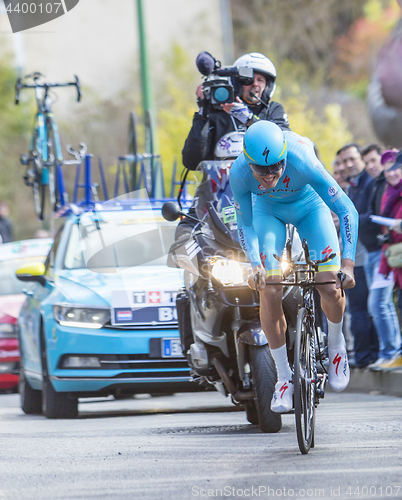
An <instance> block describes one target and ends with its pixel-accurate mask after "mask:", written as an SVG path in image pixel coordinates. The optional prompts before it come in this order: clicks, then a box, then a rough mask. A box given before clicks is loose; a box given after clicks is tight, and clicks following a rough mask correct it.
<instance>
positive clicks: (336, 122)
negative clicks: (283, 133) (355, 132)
mask: <svg viewBox="0 0 402 500" xmlns="http://www.w3.org/2000/svg"><path fill="white" fill-rule="evenodd" d="M292 90H293V95H292V96H291V97H288V98H287V99H285V100H283V101H282V103H283V105H284V107H285V110H286V112H287V114H288V115H289V121H290V126H291V128H292V130H293V131H294V132H297V133H298V134H300V135H302V136H305V137H308V138H309V139H311V140H312V141H313V142H314V144H315V147H316V149H317V153H318V156H319V158H320V160H321V162H322V163H323V164H324V166H325V167H326V168H327V169H328V170H330V171H331V172H332V162H333V160H334V159H335V153H336V151H337V150H338V149H339V148H340V147H342V146H343V145H344V144H347V143H348V142H351V141H352V134H351V133H350V131H349V130H348V126H347V123H346V120H345V119H344V118H342V114H341V106H340V105H339V104H327V105H326V106H325V108H324V112H323V116H322V117H319V116H318V115H317V113H316V112H315V111H314V109H313V108H312V107H311V106H310V105H309V103H308V99H307V97H306V95H303V94H302V93H301V91H300V88H299V86H298V85H297V84H293V85H292Z"/></svg>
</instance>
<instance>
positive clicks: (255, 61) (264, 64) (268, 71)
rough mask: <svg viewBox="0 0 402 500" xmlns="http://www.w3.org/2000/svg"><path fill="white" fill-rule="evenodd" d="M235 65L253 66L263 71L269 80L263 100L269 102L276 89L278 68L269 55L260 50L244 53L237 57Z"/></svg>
mask: <svg viewBox="0 0 402 500" xmlns="http://www.w3.org/2000/svg"><path fill="white" fill-rule="evenodd" d="M233 66H237V67H239V68H252V69H253V70H254V71H257V72H258V73H262V74H263V75H264V76H265V78H266V80H267V85H266V87H265V90H264V93H263V99H262V100H263V101H266V102H268V101H269V100H270V99H271V97H272V96H273V95H274V92H275V89H276V83H275V80H276V68H275V66H274V64H273V62H272V61H271V60H270V59H268V57H266V56H264V54H260V53H259V52H250V54H244V55H243V56H240V57H239V58H238V59H236V61H235V62H234V63H233Z"/></svg>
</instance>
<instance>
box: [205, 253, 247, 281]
mask: <svg viewBox="0 0 402 500" xmlns="http://www.w3.org/2000/svg"><path fill="white" fill-rule="evenodd" d="M210 264H211V266H212V270H211V273H212V276H213V277H214V278H215V279H216V280H217V281H219V282H220V283H222V285H224V286H231V285H246V284H247V277H248V276H249V275H250V274H251V272H252V267H251V264H249V263H248V262H238V261H235V260H229V259H222V258H220V257H213V258H211V259H210Z"/></svg>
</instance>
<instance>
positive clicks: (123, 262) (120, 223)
mask: <svg viewBox="0 0 402 500" xmlns="http://www.w3.org/2000/svg"><path fill="white" fill-rule="evenodd" d="M175 230H176V224H174V223H169V222H167V221H165V220H164V219H162V218H161V217H160V216H157V217H156V216H155V215H154V214H153V213H152V212H146V213H141V212H136V211H133V212H117V213H109V212H107V213H106V212H101V211H97V212H96V213H95V212H88V213H86V214H84V216H83V217H81V219H80V221H79V223H77V224H74V225H72V227H71V232H70V235H69V241H68V244H67V248H66V252H65V255H64V268H65V269H85V268H87V269H89V270H91V271H95V272H116V269H117V268H129V267H134V266H142V265H147V266H158V265H166V261H167V254H168V251H169V248H170V245H171V244H172V243H173V242H174V235H175Z"/></svg>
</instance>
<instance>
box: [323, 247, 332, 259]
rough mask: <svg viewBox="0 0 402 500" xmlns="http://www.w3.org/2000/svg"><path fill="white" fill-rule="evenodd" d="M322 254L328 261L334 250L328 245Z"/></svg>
mask: <svg viewBox="0 0 402 500" xmlns="http://www.w3.org/2000/svg"><path fill="white" fill-rule="evenodd" d="M321 253H322V254H323V255H324V258H325V259H326V258H327V257H329V256H330V255H331V253H332V248H331V247H330V246H329V245H328V246H327V248H324V250H323V251H322V252H321Z"/></svg>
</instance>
